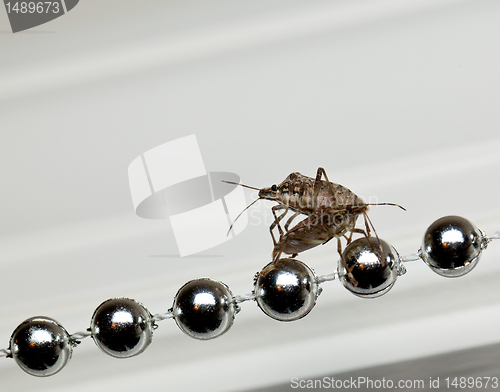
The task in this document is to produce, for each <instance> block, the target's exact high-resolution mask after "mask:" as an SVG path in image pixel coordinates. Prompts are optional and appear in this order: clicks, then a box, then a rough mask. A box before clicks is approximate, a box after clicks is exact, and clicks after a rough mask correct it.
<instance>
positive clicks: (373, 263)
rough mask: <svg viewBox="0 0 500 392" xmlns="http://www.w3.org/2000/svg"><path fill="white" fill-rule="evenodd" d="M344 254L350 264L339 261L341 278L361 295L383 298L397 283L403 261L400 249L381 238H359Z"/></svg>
mask: <svg viewBox="0 0 500 392" xmlns="http://www.w3.org/2000/svg"><path fill="white" fill-rule="evenodd" d="M343 257H344V260H345V263H346V265H345V266H344V265H343V264H342V262H341V261H339V277H340V280H341V282H342V284H343V285H344V286H345V287H346V288H347V289H348V290H349V291H351V292H352V293H353V294H355V295H357V296H359V297H362V298H376V297H380V296H381V295H383V294H385V293H387V292H388V291H389V290H390V289H391V288H392V286H393V285H394V283H395V282H396V279H397V277H398V266H399V264H400V258H399V255H398V252H396V250H395V249H394V248H393V247H392V246H391V245H389V244H388V243H387V242H385V241H383V240H381V239H378V238H374V237H370V238H369V239H367V238H366V237H362V238H358V239H357V240H355V241H353V242H351V243H350V244H349V245H348V246H347V247H346V248H345V250H344V252H343Z"/></svg>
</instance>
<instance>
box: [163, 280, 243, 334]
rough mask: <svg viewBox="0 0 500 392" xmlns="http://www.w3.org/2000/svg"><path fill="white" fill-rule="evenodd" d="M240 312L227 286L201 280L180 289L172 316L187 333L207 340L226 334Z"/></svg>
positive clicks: (188, 283)
mask: <svg viewBox="0 0 500 392" xmlns="http://www.w3.org/2000/svg"><path fill="white" fill-rule="evenodd" d="M238 310H239V308H238V306H237V305H236V303H235V301H234V297H233V294H232V293H231V291H230V290H229V288H228V287H227V286H226V285H225V284H224V283H222V282H218V281H215V280H213V279H209V278H201V279H196V280H191V281H189V282H187V283H186V284H185V285H184V286H182V287H181V288H180V289H179V291H178V292H177V294H176V295H175V299H174V305H173V308H172V313H173V315H174V319H175V322H176V323H177V325H178V326H179V328H180V329H181V330H182V331H183V332H184V333H185V334H187V335H189V336H191V337H192V338H195V339H201V340H207V339H213V338H216V337H218V336H220V335H222V334H223V333H225V332H227V331H228V330H229V328H231V326H232V325H233V321H234V316H235V315H236V313H237V312H238Z"/></svg>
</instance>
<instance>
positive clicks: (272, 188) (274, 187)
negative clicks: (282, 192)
mask: <svg viewBox="0 0 500 392" xmlns="http://www.w3.org/2000/svg"><path fill="white" fill-rule="evenodd" d="M271 190H272V191H273V192H276V191H277V190H278V187H277V186H276V184H274V185H273V186H272V187H271Z"/></svg>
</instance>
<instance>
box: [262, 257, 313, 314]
mask: <svg viewBox="0 0 500 392" xmlns="http://www.w3.org/2000/svg"><path fill="white" fill-rule="evenodd" d="M254 293H255V300H256V301H257V304H258V305H259V307H260V308H261V309H262V311H263V312H264V313H265V314H267V315H268V316H269V317H272V318H273V319H276V320H279V321H293V320H298V319H300V318H302V317H304V316H305V315H307V314H308V313H309V312H310V311H311V309H312V308H313V307H314V305H315V304H316V298H317V297H318V295H319V293H320V290H319V287H318V282H317V279H316V276H315V275H314V272H313V271H312V270H311V269H310V268H309V267H308V266H307V265H305V264H304V263H302V262H301V261H299V260H295V259H280V260H278V261H277V262H275V263H270V264H268V265H267V266H266V267H264V269H263V270H262V271H260V272H259V273H258V274H257V276H256V279H255V283H254Z"/></svg>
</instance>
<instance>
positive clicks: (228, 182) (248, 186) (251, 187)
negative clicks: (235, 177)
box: [221, 180, 260, 191]
mask: <svg viewBox="0 0 500 392" xmlns="http://www.w3.org/2000/svg"><path fill="white" fill-rule="evenodd" d="M221 181H222V182H225V183H227V184H233V185H239V186H244V187H245V188H250V189H255V190H256V191H260V188H255V187H253V186H250V185H245V184H240V183H239V182H233V181H226V180H221Z"/></svg>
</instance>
